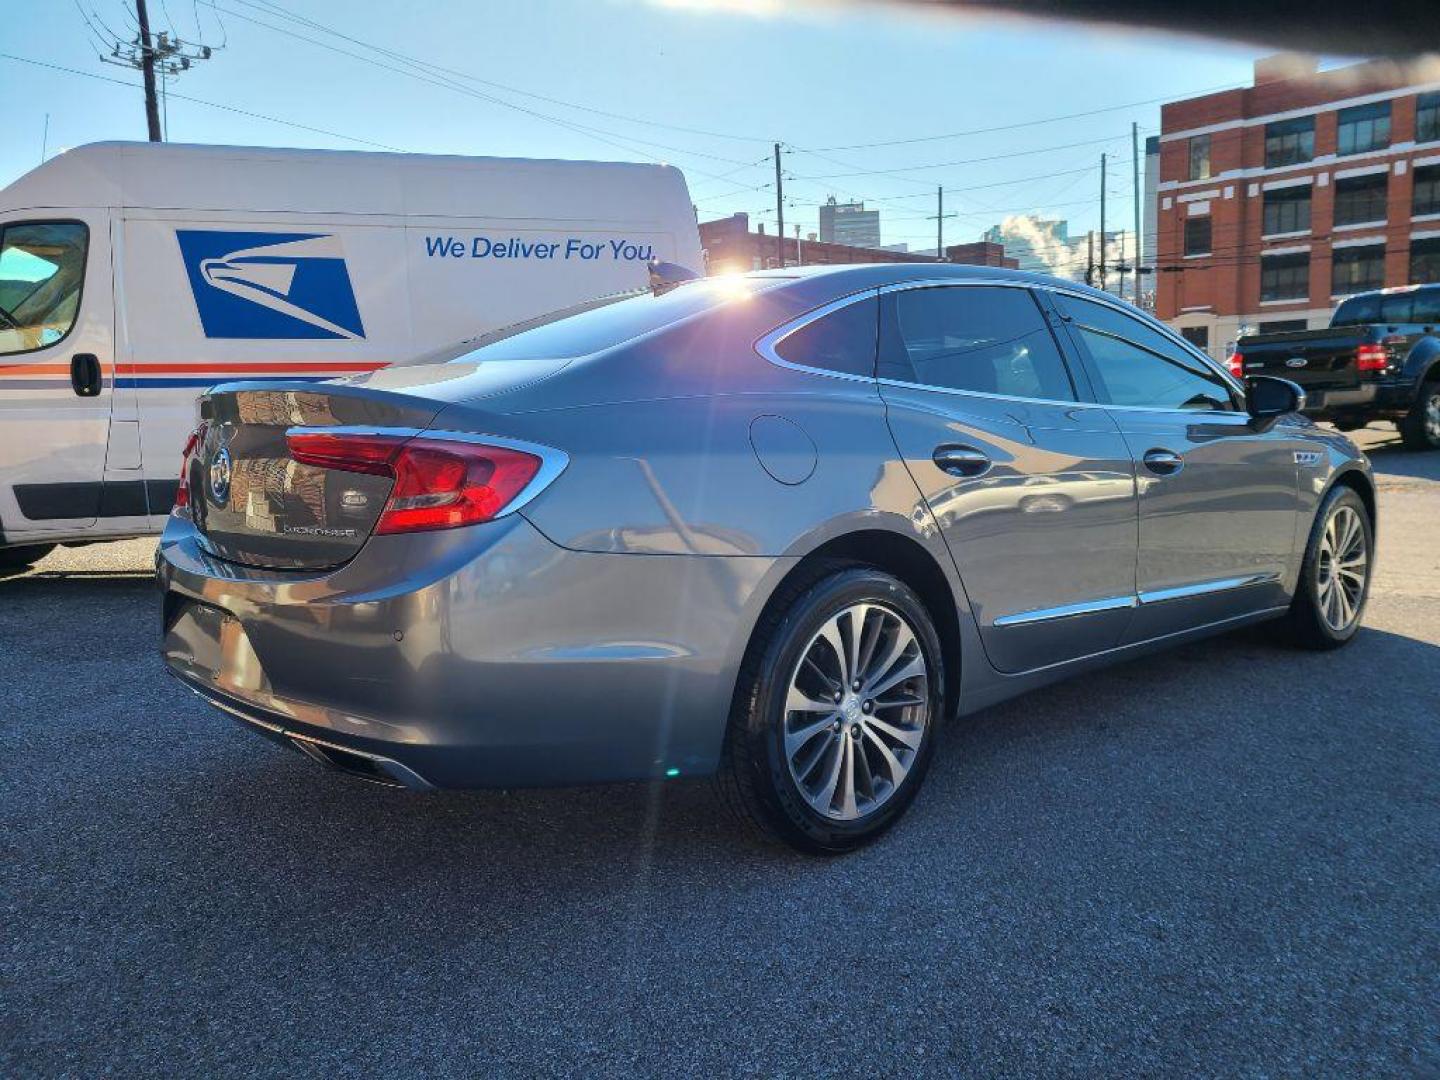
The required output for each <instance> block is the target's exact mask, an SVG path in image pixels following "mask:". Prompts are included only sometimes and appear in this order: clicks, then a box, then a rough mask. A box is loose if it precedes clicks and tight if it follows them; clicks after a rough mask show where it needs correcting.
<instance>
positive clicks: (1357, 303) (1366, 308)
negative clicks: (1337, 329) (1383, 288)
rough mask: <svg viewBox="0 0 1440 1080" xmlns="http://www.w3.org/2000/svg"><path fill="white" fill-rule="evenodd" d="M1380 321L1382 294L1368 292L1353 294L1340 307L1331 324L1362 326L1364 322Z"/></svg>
mask: <svg viewBox="0 0 1440 1080" xmlns="http://www.w3.org/2000/svg"><path fill="white" fill-rule="evenodd" d="M1379 321H1380V294H1379V293H1366V294H1364V295H1363V296H1352V297H1350V299H1349V300H1346V301H1345V302H1344V303H1343V304H1341V305H1340V306H1339V307H1338V308H1336V309H1335V315H1334V317H1333V318H1332V319H1331V320H1330V325H1331V326H1361V325H1363V324H1364V323H1378V322H1379Z"/></svg>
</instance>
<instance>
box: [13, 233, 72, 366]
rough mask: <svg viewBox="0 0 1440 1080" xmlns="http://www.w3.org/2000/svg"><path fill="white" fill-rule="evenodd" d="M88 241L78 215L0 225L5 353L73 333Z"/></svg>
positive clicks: (27, 349) (37, 346)
mask: <svg viewBox="0 0 1440 1080" xmlns="http://www.w3.org/2000/svg"><path fill="white" fill-rule="evenodd" d="M88 241H89V232H88V230H87V229H86V228H85V226H84V225H82V224H81V223H80V222H78V221H46V222H28V223H24V224H17V225H6V226H5V227H4V228H0V356H3V355H6V354H9V353H23V352H33V351H34V350H36V349H43V348H45V347H47V346H49V345H54V344H55V343H56V342H58V341H59V340H60V339H61V338H63V337H64V336H65V335H66V334H68V333H70V328H71V327H72V326H74V325H75V314H76V312H77V311H78V310H79V307H80V286H81V284H82V282H83V281H84V279H85V249H86V247H87V246H88Z"/></svg>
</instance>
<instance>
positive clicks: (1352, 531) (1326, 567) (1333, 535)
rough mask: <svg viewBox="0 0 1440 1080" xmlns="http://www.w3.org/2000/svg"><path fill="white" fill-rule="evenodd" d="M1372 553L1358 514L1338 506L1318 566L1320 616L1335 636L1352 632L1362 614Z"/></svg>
mask: <svg viewBox="0 0 1440 1080" xmlns="http://www.w3.org/2000/svg"><path fill="white" fill-rule="evenodd" d="M1369 554H1370V553H1369V550H1368V547H1367V544H1366V541H1365V526H1364V524H1363V523H1362V522H1361V520H1360V515H1359V513H1357V512H1356V510H1355V509H1354V508H1353V507H1350V506H1343V505H1342V506H1339V507H1337V508H1336V510H1335V512H1334V513H1333V514H1331V515H1330V520H1329V521H1327V522H1326V523H1325V534H1324V536H1322V537H1321V540H1320V557H1319V559H1318V560H1317V566H1316V574H1317V578H1318V580H1317V586H1318V593H1319V601H1320V603H1319V607H1320V616H1321V618H1323V619H1324V620H1325V623H1326V625H1327V626H1329V627H1330V629H1331V630H1333V631H1334V632H1336V633H1340V632H1342V631H1344V630H1347V629H1349V627H1350V624H1351V623H1353V622H1354V621H1355V620H1356V618H1357V617H1358V616H1359V614H1360V601H1361V599H1362V598H1363V597H1364V595H1365V579H1366V575H1367V574H1368V573H1369V565H1370V561H1369Z"/></svg>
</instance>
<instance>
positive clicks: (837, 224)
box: [820, 195, 880, 248]
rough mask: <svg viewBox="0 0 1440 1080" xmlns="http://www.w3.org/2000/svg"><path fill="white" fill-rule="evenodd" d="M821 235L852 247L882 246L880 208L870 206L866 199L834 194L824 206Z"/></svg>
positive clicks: (824, 239)
mask: <svg viewBox="0 0 1440 1080" xmlns="http://www.w3.org/2000/svg"><path fill="white" fill-rule="evenodd" d="M820 239H821V241H823V242H824V243H827V244H848V245H849V246H850V247H865V248H878V247H879V246H880V211H879V210H866V209H865V204H864V203H863V202H854V203H842V202H836V201H835V196H834V195H831V196H830V198H829V199H827V200H826V201H825V204H824V205H823V206H821V207H820Z"/></svg>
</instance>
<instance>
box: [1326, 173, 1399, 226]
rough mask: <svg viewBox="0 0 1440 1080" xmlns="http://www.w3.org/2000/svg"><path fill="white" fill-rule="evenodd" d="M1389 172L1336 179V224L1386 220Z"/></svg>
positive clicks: (1357, 223) (1356, 223)
mask: <svg viewBox="0 0 1440 1080" xmlns="http://www.w3.org/2000/svg"><path fill="white" fill-rule="evenodd" d="M1388 179H1389V174H1388V173H1383V172H1382V173H1374V174H1372V175H1370V176H1348V177H1345V178H1344V179H1343V180H1336V181H1335V224H1336V225H1359V224H1361V223H1362V222H1368V221H1384V220H1385V192H1386V189H1387V181H1388Z"/></svg>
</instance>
